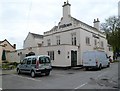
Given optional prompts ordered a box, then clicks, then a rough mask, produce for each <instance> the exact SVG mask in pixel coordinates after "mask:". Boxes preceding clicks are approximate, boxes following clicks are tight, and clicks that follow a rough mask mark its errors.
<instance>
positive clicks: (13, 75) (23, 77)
mask: <svg viewBox="0 0 120 91" xmlns="http://www.w3.org/2000/svg"><path fill="white" fill-rule="evenodd" d="M12 75H13V76H17V77H20V78H24V79H28V80H33V81H39V82H40V81H42V80H36V79H35V78H29V77H23V76H20V75H14V74H12Z"/></svg>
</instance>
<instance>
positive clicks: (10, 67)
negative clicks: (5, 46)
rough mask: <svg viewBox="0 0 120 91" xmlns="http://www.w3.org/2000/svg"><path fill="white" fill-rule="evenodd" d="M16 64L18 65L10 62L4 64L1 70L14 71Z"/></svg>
mask: <svg viewBox="0 0 120 91" xmlns="http://www.w3.org/2000/svg"><path fill="white" fill-rule="evenodd" d="M18 64H19V63H17V62H11V63H9V62H6V63H3V64H2V69H14V68H16V67H17V65H18Z"/></svg>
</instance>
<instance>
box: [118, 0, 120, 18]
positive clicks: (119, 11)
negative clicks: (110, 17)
mask: <svg viewBox="0 0 120 91" xmlns="http://www.w3.org/2000/svg"><path fill="white" fill-rule="evenodd" d="M118 17H120V1H119V2H118Z"/></svg>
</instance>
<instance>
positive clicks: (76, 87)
mask: <svg viewBox="0 0 120 91" xmlns="http://www.w3.org/2000/svg"><path fill="white" fill-rule="evenodd" d="M86 84H88V82H86V83H84V84H82V85H79V86H77V87H76V88H74V89H79V88H81V87H83V86H85V85H86Z"/></svg>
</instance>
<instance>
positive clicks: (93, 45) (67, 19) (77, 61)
mask: <svg viewBox="0 0 120 91" xmlns="http://www.w3.org/2000/svg"><path fill="white" fill-rule="evenodd" d="M70 6H71V5H70V4H69V2H64V5H63V17H62V18H61V20H60V22H59V23H58V26H54V27H53V28H52V29H51V30H50V31H47V32H44V35H43V43H42V46H37V44H36V43H34V41H35V38H33V36H31V34H30V33H29V34H28V36H27V38H26V39H25V41H24V49H21V50H16V52H11V53H9V59H10V60H11V61H17V62H19V60H22V59H23V57H24V56H25V54H27V53H29V52H34V53H35V55H49V56H50V57H51V60H52V66H59V67H69V66H78V65H82V53H83V52H85V51H90V50H99V51H105V52H106V53H107V54H109V50H108V46H107V45H108V43H107V40H106V35H105V34H104V33H102V32H101V31H100V28H99V26H100V22H99V20H98V19H97V20H94V27H92V26H90V25H88V24H86V23H83V22H81V21H80V20H77V19H75V18H73V17H72V16H71V13H70ZM40 43H41V42H40Z"/></svg>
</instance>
